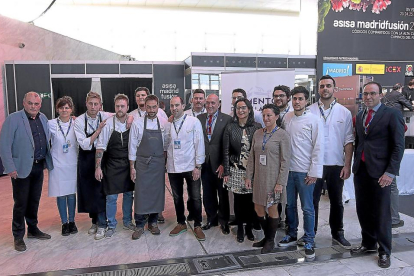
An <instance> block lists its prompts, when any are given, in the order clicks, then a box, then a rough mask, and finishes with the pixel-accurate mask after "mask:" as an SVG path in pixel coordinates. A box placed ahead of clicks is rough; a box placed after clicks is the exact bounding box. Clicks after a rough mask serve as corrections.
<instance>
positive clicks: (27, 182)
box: [11, 162, 43, 239]
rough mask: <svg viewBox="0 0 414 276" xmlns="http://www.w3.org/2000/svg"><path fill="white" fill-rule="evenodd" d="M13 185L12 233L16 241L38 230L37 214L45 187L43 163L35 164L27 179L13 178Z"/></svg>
mask: <svg viewBox="0 0 414 276" xmlns="http://www.w3.org/2000/svg"><path fill="white" fill-rule="evenodd" d="M11 181H12V185H13V200H14V206H13V222H12V232H13V236H14V238H15V239H22V238H23V237H24V234H25V230H26V227H25V220H26V223H27V231H28V232H29V233H33V232H34V231H36V230H37V223H38V220H37V212H38V210H39V202H40V196H41V195H42V187H43V162H40V163H37V164H36V163H34V164H33V168H32V171H31V172H30V174H29V175H28V176H27V177H26V178H17V179H13V178H12V180H11Z"/></svg>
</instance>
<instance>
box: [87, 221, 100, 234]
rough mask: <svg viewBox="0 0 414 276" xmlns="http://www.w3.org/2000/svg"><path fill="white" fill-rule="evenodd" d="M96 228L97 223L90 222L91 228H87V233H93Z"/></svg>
mask: <svg viewBox="0 0 414 276" xmlns="http://www.w3.org/2000/svg"><path fill="white" fill-rule="evenodd" d="M97 229H98V225H96V224H92V226H91V228H89V230H88V234H89V235H92V234H95V233H96V230H97Z"/></svg>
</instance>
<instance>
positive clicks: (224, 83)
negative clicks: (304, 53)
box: [221, 69, 295, 114]
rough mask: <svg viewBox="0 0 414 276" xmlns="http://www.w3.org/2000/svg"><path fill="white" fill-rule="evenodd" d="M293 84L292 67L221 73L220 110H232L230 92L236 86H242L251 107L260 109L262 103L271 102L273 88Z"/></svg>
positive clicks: (291, 85)
mask: <svg viewBox="0 0 414 276" xmlns="http://www.w3.org/2000/svg"><path fill="white" fill-rule="evenodd" d="M294 84H295V70H294V69H280V70H269V71H268V70H266V71H242V72H240V71H237V72H223V73H222V74H221V111H222V112H223V113H226V114H229V113H230V111H232V106H231V100H232V99H231V93H232V91H233V90H234V89H236V88H242V89H244V90H245V91H246V93H247V98H248V99H249V100H250V102H251V103H252V105H253V108H254V109H256V110H260V109H261V108H262V106H263V105H265V104H268V103H273V97H272V93H273V88H274V87H275V86H278V85H286V86H289V87H290V88H293V86H294Z"/></svg>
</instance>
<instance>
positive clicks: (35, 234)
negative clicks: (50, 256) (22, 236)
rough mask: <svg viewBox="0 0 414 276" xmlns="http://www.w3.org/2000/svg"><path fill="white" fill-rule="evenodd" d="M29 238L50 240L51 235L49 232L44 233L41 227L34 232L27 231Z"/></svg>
mask: <svg viewBox="0 0 414 276" xmlns="http://www.w3.org/2000/svg"><path fill="white" fill-rule="evenodd" d="M27 238H28V239H38V240H49V239H50V238H51V236H50V235H49V234H46V233H43V232H42V231H40V230H39V229H36V231H34V232H33V233H30V232H27Z"/></svg>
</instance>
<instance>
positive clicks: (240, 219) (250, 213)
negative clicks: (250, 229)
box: [234, 193, 256, 225]
mask: <svg viewBox="0 0 414 276" xmlns="http://www.w3.org/2000/svg"><path fill="white" fill-rule="evenodd" d="M234 215H235V216H236V221H237V224H238V225H240V224H243V223H246V224H249V225H252V224H253V222H254V220H255V217H256V212H255V211H254V203H253V194H251V193H250V194H236V193H234Z"/></svg>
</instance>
